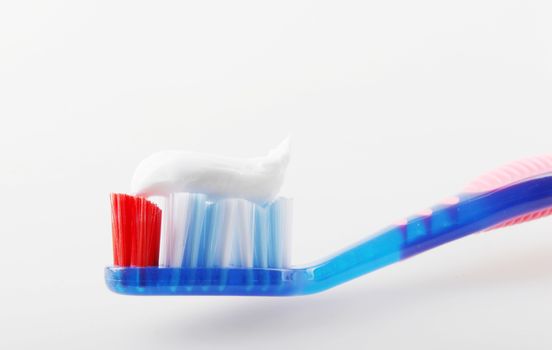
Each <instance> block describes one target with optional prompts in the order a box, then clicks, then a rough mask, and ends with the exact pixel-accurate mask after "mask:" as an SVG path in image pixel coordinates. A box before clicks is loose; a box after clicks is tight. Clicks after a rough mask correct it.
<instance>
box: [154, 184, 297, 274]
mask: <svg viewBox="0 0 552 350" xmlns="http://www.w3.org/2000/svg"><path fill="white" fill-rule="evenodd" d="M151 199H152V200H153V201H154V202H155V203H156V204H158V205H159V206H160V208H161V209H162V212H163V218H162V224H161V247H160V256H159V262H160V265H161V266H165V267H180V266H182V267H192V268H193V267H244V268H252V267H259V268H268V267H270V268H283V267H287V266H289V263H290V259H289V257H290V254H289V244H290V234H291V214H292V205H291V204H292V201H291V200H290V199H284V198H279V199H277V200H276V201H274V202H272V203H269V204H267V205H262V206H261V205H259V204H255V203H253V202H250V201H247V200H244V199H219V200H208V199H207V197H206V196H205V195H202V194H191V193H174V194H171V195H169V196H168V197H155V198H151Z"/></svg>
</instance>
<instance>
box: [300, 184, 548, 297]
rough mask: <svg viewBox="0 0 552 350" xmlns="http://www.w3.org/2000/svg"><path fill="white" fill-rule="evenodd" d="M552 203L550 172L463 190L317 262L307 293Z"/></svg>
mask: <svg viewBox="0 0 552 350" xmlns="http://www.w3.org/2000/svg"><path fill="white" fill-rule="evenodd" d="M551 207H552V175H548V176H544V177H540V178H535V179H530V180H527V181H523V182H520V183H517V184H513V185H511V186H508V187H505V188H501V189H497V190H494V191H491V192H486V193H479V194H461V195H459V196H458V202H457V203H455V204H439V205H437V206H435V207H433V208H431V210H428V211H426V213H424V214H422V215H417V216H414V217H412V218H410V219H408V220H405V222H403V223H399V224H396V225H393V226H391V227H388V228H387V229H385V230H383V231H382V232H380V233H378V234H376V235H375V236H373V237H370V238H368V239H367V240H366V241H364V242H361V243H359V244H357V245H356V246H354V247H352V248H349V249H346V250H344V251H343V252H341V253H339V254H337V255H335V256H333V257H330V258H328V259H326V260H325V261H323V262H321V263H319V264H316V265H315V266H311V267H307V268H305V269H304V272H305V273H306V274H307V275H308V276H309V279H308V282H307V283H305V284H304V290H303V292H304V293H315V292H319V291H322V290H325V289H328V288H331V287H334V286H336V285H338V284H341V283H344V282H346V281H348V280H351V279H353V278H356V277H358V276H361V275H363V274H366V273H368V272H371V271H374V270H376V269H379V268H381V267H384V266H386V265H389V264H392V263H394V262H398V261H400V260H403V259H406V258H409V257H411V256H413V255H416V254H419V253H422V252H424V251H426V250H429V249H431V248H434V247H437V246H439V245H442V244H445V243H447V242H450V241H453V240H455V239H458V238H461V237H464V236H466V235H469V234H471V233H476V232H480V231H483V230H486V229H489V228H492V227H493V226H495V225H498V224H500V223H503V222H506V221H508V220H511V219H512V218H516V217H521V216H523V215H526V214H528V213H535V212H538V211H542V210H545V209H547V208H551Z"/></svg>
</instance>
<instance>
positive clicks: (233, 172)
mask: <svg viewBox="0 0 552 350" xmlns="http://www.w3.org/2000/svg"><path fill="white" fill-rule="evenodd" d="M289 157H290V141H289V138H287V139H285V140H284V141H282V142H281V143H280V144H279V145H278V146H277V147H276V148H274V149H272V150H270V151H269V153H268V154H267V155H266V156H264V157H256V158H232V157H224V156H218V155H212V154H204V153H195V152H187V151H163V152H158V153H155V154H153V155H151V156H149V157H148V158H146V159H144V160H143V161H142V162H141V163H140V164H139V165H138V168H136V171H135V172H134V176H133V178H132V183H131V191H132V193H134V194H136V195H140V196H155V195H161V196H164V195H168V194H170V193H175V192H189V193H204V194H206V195H208V196H209V197H213V198H224V197H226V198H243V199H247V200H250V201H253V202H257V203H261V204H265V203H268V202H271V201H273V200H274V199H275V198H276V196H277V195H278V192H279V191H280V187H281V186H282V183H283V182H284V174H285V171H286V168H287V165H288V163H289Z"/></svg>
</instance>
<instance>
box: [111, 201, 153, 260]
mask: <svg viewBox="0 0 552 350" xmlns="http://www.w3.org/2000/svg"><path fill="white" fill-rule="evenodd" d="M111 215H112V233H113V261H114V265H115V266H137V267H145V266H157V265H158V260H159V242H160V233H161V209H159V208H158V207H157V206H156V205H155V204H154V203H152V202H150V201H148V200H147V199H145V198H142V197H134V196H130V195H127V194H118V193H117V194H116V193H113V194H111Z"/></svg>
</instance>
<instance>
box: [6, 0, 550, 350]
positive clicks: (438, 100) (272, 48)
mask: <svg viewBox="0 0 552 350" xmlns="http://www.w3.org/2000/svg"><path fill="white" fill-rule="evenodd" d="M551 17H552V7H551V5H550V2H549V1H521V0H520V1H504V0H500V1H499V0H497V1H485V0H483V1H482V0H474V1H469V0H468V1H442V0H435V1H429V0H418V1H399V0H385V1H379V0H376V1H303V0H294V1H199V2H198V1H81V2H78V1H35V2H29V1H4V2H2V3H1V5H0V118H1V124H0V162H1V163H0V164H1V168H0V169H1V170H0V193H1V196H2V197H1V201H0V213H1V214H0V218H1V219H2V224H1V229H0V232H1V235H2V236H1V237H2V241H1V244H0V253H1V254H0V263H1V264H2V270H1V271H2V272H1V276H2V277H1V282H0V286H1V288H0V295H1V299H0V326H1V328H0V347H1V348H3V349H19V348H27V349H37V348H42V349H54V348H55V349H81V348H82V349H110V348H118V349H152V348H156V349H161V348H169V349H209V348H210V349H213V348H236V349H249V348H251V349H284V348H286V349H292V348H301V349H318V348H334V349H335V348H342V349H352V348H365V349H378V350H379V349H398V348H409V349H444V348H446V349H466V348H471V349H473V348H485V349H521V348H531V349H550V348H552V335H551V334H552V332H551V328H550V325H551V324H552V230H551V229H550V220H543V221H539V222H534V223H528V224H525V225H522V226H519V227H512V228H508V229H504V230H502V231H497V232H492V233H485V234H479V235H474V236H471V237H468V238H465V239H462V240H459V241H457V242H454V243H451V244H449V245H447V246H444V247H440V248H438V249H436V250H433V251H431V252H428V253H425V254H423V255H420V256H418V257H415V258H413V259H410V260H408V261H406V262H402V263H400V264H397V265H394V266H391V267H388V268H386V269H383V270H380V271H377V272H375V273H373V274H371V275H368V276H364V277H363V278H360V279H357V280H355V281H352V282H350V283H348V284H346V285H343V286H341V287H338V288H335V289H333V290H330V291H328V292H325V293H322V294H319V295H313V296H308V297H296V298H283V299H278V298H245V297H243V298H242V297H238V298H232V297H150V298H143V297H125V296H120V295H115V294H113V293H111V292H109V291H108V290H107V288H106V287H105V286H104V282H103V268H104V266H105V265H107V264H109V263H110V262H111V237H110V234H111V233H110V221H109V220H110V214H109V203H108V193H109V192H111V191H127V190H128V188H129V180H130V178H131V175H132V172H133V170H134V167H135V166H136V165H137V163H138V162H139V161H140V160H141V159H142V158H143V157H145V156H147V155H149V154H150V153H152V152H155V151H158V150H162V149H167V148H182V149H190V150H196V151H203V152H213V153H220V154H225V155H234V156H255V155H261V154H263V153H265V152H266V151H267V150H268V149H269V148H271V147H272V146H274V145H276V144H277V143H278V142H279V141H280V140H281V139H282V138H284V137H285V136H286V135H287V134H288V133H289V134H291V135H292V139H293V141H292V142H293V145H292V147H293V153H292V162H291V164H290V167H289V172H288V175H287V180H286V184H285V186H284V189H283V192H284V194H286V195H291V196H293V197H294V198H295V212H294V214H295V223H294V237H293V253H292V255H293V261H294V262H295V263H297V264H303V263H308V262H309V261H312V260H316V259H318V258H321V257H323V256H325V255H327V254H330V253H332V252H334V251H335V250H337V249H340V248H342V247H343V246H346V245H348V244H351V243H353V242H355V241H357V240H359V239H362V238H363V237H364V236H366V235H368V234H371V233H372V232H374V231H375V230H378V229H379V228H381V227H383V226H386V225H387V224H389V223H391V222H393V221H395V220H396V219H399V218H401V217H403V216H405V215H408V214H411V213H413V212H415V211H417V210H419V209H423V208H425V207H426V206H428V205H431V204H433V203H434V202H436V201H438V200H439V199H441V198H442V197H444V196H447V195H450V194H454V193H456V192H458V191H460V190H461V189H462V188H463V186H464V185H465V184H466V183H467V182H468V181H469V180H471V179H472V178H473V177H475V176H477V175H478V174H479V173H481V172H483V171H486V170H490V169H492V168H493V167H496V166H498V165H500V164H502V163H504V162H508V161H510V160H514V159H517V158H520V157H525V156H531V155H537V154H542V153H547V152H548V153H549V152H551V151H552V98H551V96H552V21H550V18H551Z"/></svg>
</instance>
